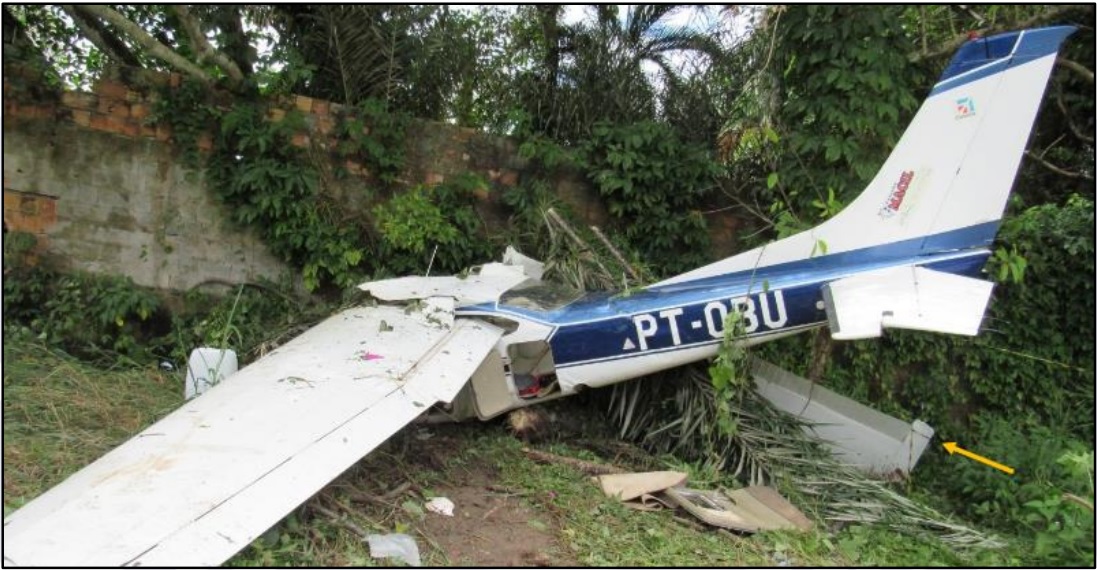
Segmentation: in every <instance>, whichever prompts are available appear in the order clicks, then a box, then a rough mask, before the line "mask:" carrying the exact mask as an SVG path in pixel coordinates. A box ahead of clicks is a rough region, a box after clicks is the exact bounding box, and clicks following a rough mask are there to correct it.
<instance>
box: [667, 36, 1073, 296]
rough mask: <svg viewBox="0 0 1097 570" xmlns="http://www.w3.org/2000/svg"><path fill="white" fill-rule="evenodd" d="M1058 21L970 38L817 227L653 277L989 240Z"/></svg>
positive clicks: (1047, 67) (683, 278) (914, 252)
mask: <svg viewBox="0 0 1097 570" xmlns="http://www.w3.org/2000/svg"><path fill="white" fill-rule="evenodd" d="M1073 31H1074V28H1073V27H1070V26H1060V27H1051V28H1040V29H1033V30H1025V31H1020V32H1010V33H1005V34H1001V35H997V36H993V37H989V38H981V39H975V40H971V41H969V42H967V43H966V44H964V46H962V47H961V48H960V50H959V51H958V52H957V54H956V55H955V56H954V57H953V59H952V62H951V63H950V64H949V66H948V68H947V69H946V70H945V72H944V73H943V74H942V76H941V79H940V80H939V81H938V83H937V84H936V85H935V86H934V88H933V90H932V91H931V92H930V94H929V97H927V99H926V100H925V102H924V103H923V104H922V106H921V108H920V109H919V110H918V112H917V114H916V115H915V116H914V119H913V120H912V121H911V124H910V126H909V127H908V128H907V130H906V132H904V133H903V136H902V138H901V139H900V140H899V143H898V144H897V145H896V146H895V149H894V150H893V151H892V153H891V155H890V156H889V157H888V159H887V160H886V161H885V162H884V165H883V166H882V167H881V168H880V170H879V171H878V172H877V174H876V177H875V178H873V180H872V182H871V183H869V185H868V187H867V188H865V190H864V192H862V193H861V195H860V196H858V197H857V199H855V200H854V201H853V202H852V203H850V204H849V205H848V206H847V207H846V208H845V209H843V210H842V211H841V212H840V213H839V214H838V215H837V216H835V217H834V218H832V219H830V220H828V221H826V222H824V223H823V224H820V225H819V226H817V227H815V228H813V229H811V230H808V231H806V232H802V233H800V234H797V235H794V236H791V237H789V238H786V239H784V240H780V241H777V242H775V243H772V244H769V245H767V246H764V247H761V248H758V249H755V250H751V251H748V252H745V253H742V254H739V255H736V256H734V257H730V258H727V259H724V260H722V261H718V262H716V263H713V264H710V265H707V266H705V267H701V268H699V269H695V270H693V271H690V272H687V273H684V274H682V275H678V276H676V277H673V278H671V279H667V280H665V281H662V282H660V283H656V284H655V285H653V286H652V287H661V286H665V285H672V284H678V283H685V282H689V281H694V280H697V279H703V278H706V277H714V276H718V275H725V274H728V273H735V272H740V271H749V270H756V269H759V268H763V267H768V266H773V265H778V264H783V263H788V262H793V261H797V260H802V259H807V258H811V257H820V256H819V253H820V252H821V251H825V252H826V255H825V256H822V257H828V256H832V255H835V254H842V253H847V252H854V251H858V250H866V251H867V250H869V249H870V248H876V247H877V246H889V247H888V248H887V249H888V251H889V255H891V254H896V253H899V254H900V255H909V256H912V257H915V256H919V255H926V254H932V253H937V252H944V251H952V250H961V249H969V248H982V247H987V246H988V245H990V243H991V242H992V241H993V239H994V235H995V233H996V231H997V228H998V222H999V220H1000V219H1001V217H1002V212H1003V210H1004V209H1005V205H1006V200H1007V198H1008V197H1009V191H1010V189H1011V187H1012V186H1013V180H1014V177H1015V176H1016V173H1017V168H1018V166H1019V164H1020V161H1021V156H1022V154H1023V153H1024V149H1025V145H1026V143H1027V140H1028V136H1029V132H1030V131H1031V129H1032V124H1033V121H1034V120H1035V117H1036V113H1037V111H1038V109H1039V106H1040V101H1041V100H1042V99H1043V94H1044V89H1045V87H1046V85H1047V80H1048V76H1049V74H1050V72H1051V68H1052V66H1053V65H1054V62H1055V56H1056V53H1057V51H1058V49H1059V46H1060V44H1061V43H1062V41H1063V40H1064V39H1065V38H1066V37H1067V36H1068V35H1070V34H1071V33H1072V32H1073Z"/></svg>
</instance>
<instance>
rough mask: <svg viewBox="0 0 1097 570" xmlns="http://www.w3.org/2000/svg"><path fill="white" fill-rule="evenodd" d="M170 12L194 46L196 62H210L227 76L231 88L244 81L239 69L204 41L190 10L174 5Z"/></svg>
mask: <svg viewBox="0 0 1097 570" xmlns="http://www.w3.org/2000/svg"><path fill="white" fill-rule="evenodd" d="M172 10H174V11H175V15H176V16H178V17H179V22H180V23H181V24H182V25H183V30H184V31H185V32H186V33H187V37H189V38H190V41H191V43H192V45H193V46H194V52H195V54H197V55H198V61H199V62H205V61H212V62H213V63H214V64H215V65H217V67H220V68H221V69H222V70H224V72H225V73H226V74H227V75H228V76H229V79H230V80H231V82H232V85H233V87H237V86H239V85H240V84H241V83H242V82H243V81H244V73H243V72H241V71H240V68H239V67H238V66H237V65H236V63H234V62H233V61H232V60H231V59H229V58H228V56H226V55H225V54H223V53H221V52H219V51H217V50H215V49H213V46H211V45H210V43H209V41H208V40H207V39H206V35H205V34H204V33H202V27H201V26H199V25H198V20H196V19H195V18H194V16H193V15H191V13H190V9H189V8H187V7H186V6H184V5H182V4H176V5H174V6H172Z"/></svg>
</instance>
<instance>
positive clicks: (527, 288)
mask: <svg viewBox="0 0 1097 570" xmlns="http://www.w3.org/2000/svg"><path fill="white" fill-rule="evenodd" d="M582 297H583V292H582V291H579V290H578V289H572V288H571V287H568V286H567V285H561V284H558V283H544V282H537V281H532V282H530V283H529V284H526V285H519V286H518V287H515V288H513V289H510V290H509V291H507V292H506V293H503V296H502V297H500V299H499V304H500V305H509V306H512V307H519V308H522V309H531V310H534V311H541V312H548V311H555V310H557V309H560V308H563V307H565V306H567V305H569V304H571V303H574V302H575V301H577V300H579V299H580V298H582Z"/></svg>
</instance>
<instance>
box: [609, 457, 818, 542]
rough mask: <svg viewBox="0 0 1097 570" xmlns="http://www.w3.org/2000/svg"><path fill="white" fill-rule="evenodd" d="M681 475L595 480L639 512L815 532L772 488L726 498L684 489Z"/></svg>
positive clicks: (750, 528) (744, 528) (752, 528)
mask: <svg viewBox="0 0 1097 570" xmlns="http://www.w3.org/2000/svg"><path fill="white" fill-rule="evenodd" d="M687 477H688V476H687V475H686V474H685V473H682V472H680V471H651V472H647V473H615V474H607V475H601V476H598V477H594V478H593V479H594V480H595V481H596V482H597V483H599V484H600V485H601V487H602V491H603V492H604V493H605V494H606V495H607V496H610V497H615V498H617V499H618V500H620V501H622V502H624V504H625V505H626V506H629V507H631V508H634V509H638V510H645V511H650V510H659V509H662V508H664V507H669V508H675V507H681V508H683V509H685V510H686V511H687V512H689V513H690V514H692V515H693V516H695V517H697V518H698V519H700V520H702V521H703V522H705V523H706V524H709V525H711V526H715V527H720V528H727V529H733V530H737V531H741V532H759V531H763V530H778V529H800V530H808V529H810V528H811V521H810V520H809V519H808V518H807V517H806V516H804V514H803V513H802V512H800V510H799V509H797V508H796V507H794V506H793V505H792V503H789V502H788V501H787V500H785V498H784V497H782V496H781V495H779V494H778V493H777V491H774V490H773V489H771V488H769V487H762V486H752V487H747V488H745V489H737V490H735V491H732V492H731V493H728V494H724V493H722V492H720V491H702V490H698V489H688V488H686V487H685V483H686V478H687Z"/></svg>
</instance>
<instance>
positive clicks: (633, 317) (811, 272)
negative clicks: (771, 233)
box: [457, 223, 997, 368]
mask: <svg viewBox="0 0 1097 570" xmlns="http://www.w3.org/2000/svg"><path fill="white" fill-rule="evenodd" d="M996 228H997V223H990V224H982V225H980V226H974V227H971V228H965V229H963V230H957V231H955V232H949V233H948V234H939V235H936V236H929V237H920V238H916V239H912V240H905V241H903V242H897V243H893V244H886V245H881V246H875V247H869V248H864V249H861V250H856V251H850V252H843V253H837V254H831V255H827V256H821V257H818V258H813V259H804V260H799V261H795V262H789V263H784V264H778V265H774V266H771V267H763V268H758V269H757V270H752V271H749V272H738V273H731V274H727V275H721V276H716V277H707V278H703V279H699V280H696V281H690V282H686V283H678V284H673V285H667V286H664V287H660V288H658V289H655V288H649V289H646V290H641V291H638V292H636V293H634V294H632V295H628V296H611V295H610V294H607V293H591V294H588V295H587V296H585V297H583V298H582V299H580V300H578V301H576V302H574V303H571V304H569V305H567V306H566V307H563V308H561V309H558V310H555V311H546V312H538V311H534V310H531V309H528V308H524V307H515V306H508V305H506V304H504V303H484V304H480V305H474V306H469V307H462V308H459V309H458V310H457V311H458V314H462V313H465V314H480V315H485V314H486V315H497V316H499V317H503V318H511V319H516V320H520V321H521V320H528V321H533V322H537V323H540V324H543V325H547V326H550V327H551V328H552V333H551V334H550V336H549V344H550V346H551V347H552V351H553V360H554V362H555V364H556V367H557V368H567V367H570V366H577V365H581V364H589V363H593V362H602V361H607V360H613V359H616V358H628V357H631V356H642V355H647V354H652V353H655V352H666V351H671V350H680V349H685V348H692V347H698V346H704V345H706V344H712V343H714V342H718V341H719V339H720V338H721V337H722V334H723V327H724V316H725V315H727V314H728V313H730V312H733V311H734V310H735V308H738V310H739V312H740V314H741V315H742V316H743V317H744V326H745V332H746V333H747V335H746V336H747V338H748V339H750V338H752V337H756V336H760V335H772V334H778V333H782V332H787V331H791V330H798V329H802V328H807V327H811V326H814V325H817V324H820V323H822V322H824V321H826V311H825V309H824V306H823V303H822V287H823V285H825V284H826V283H828V282H830V281H833V280H836V279H841V278H843V277H847V276H850V275H854V274H857V273H860V272H863V271H869V270H873V269H880V268H884V267H889V266H896V265H918V266H922V267H926V268H929V269H934V270H938V271H943V272H948V273H954V274H961V275H968V276H977V275H978V274H979V272H980V270H981V268H982V266H983V264H984V263H985V261H986V258H987V257H988V256H989V254H990V252H989V250H987V249H985V248H982V247H972V246H973V244H974V245H976V246H978V245H982V244H985V243H989V242H990V241H991V240H992V239H993V234H994V231H995V229H996ZM961 242H966V243H964V245H966V246H967V247H960V246H961ZM927 243H929V244H931V246H932V247H931V248H930V249H929V251H936V253H929V254H927V253H924V252H925V251H927V249H926V244H927ZM733 303H734V307H733Z"/></svg>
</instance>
